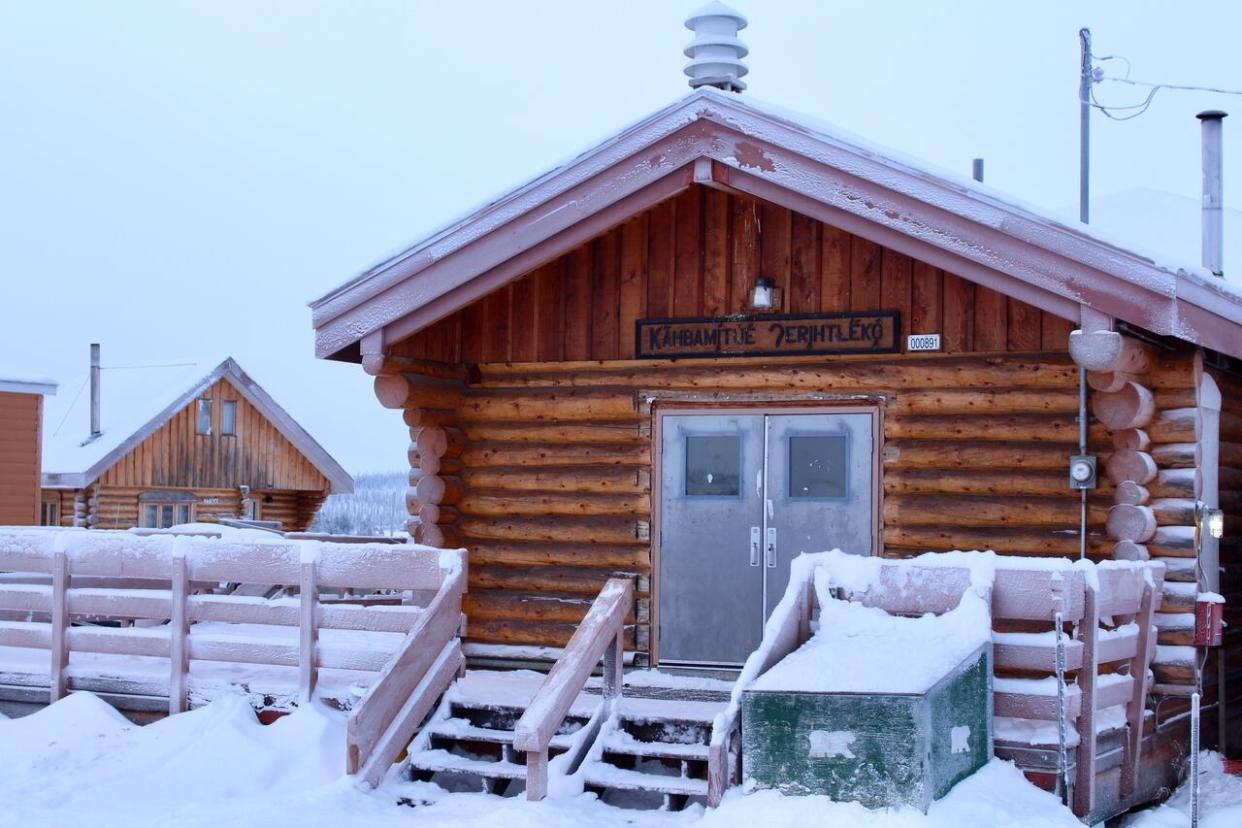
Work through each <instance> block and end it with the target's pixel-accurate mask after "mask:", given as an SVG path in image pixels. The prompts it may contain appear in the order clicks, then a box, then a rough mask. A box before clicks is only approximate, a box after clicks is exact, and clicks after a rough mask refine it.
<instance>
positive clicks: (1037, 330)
mask: <svg viewBox="0 0 1242 828" xmlns="http://www.w3.org/2000/svg"><path fill="white" fill-rule="evenodd" d="M1007 311H1008V320H1007V324H1006V331H1005V334H1006V336H1007V337H1008V342H1007V345H1008V348H1009V350H1011V351H1038V350H1039V349H1040V347H1041V346H1042V344H1043V334H1042V331H1043V328H1042V324H1043V316H1044V314H1043V312H1042V311H1040V310H1039V308H1035V307H1032V306H1030V305H1028V304H1027V303H1025V302H1023V301H1021V300H1018V299H1013V298H1010V299H1009V300H1008V302H1007ZM1068 342H1069V340H1068V339H1066V345H1067V347H1068Z"/></svg>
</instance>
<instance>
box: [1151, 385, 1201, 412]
mask: <svg viewBox="0 0 1242 828" xmlns="http://www.w3.org/2000/svg"><path fill="white" fill-rule="evenodd" d="M1153 395H1154V397H1155V401H1156V408H1157V409H1159V410H1166V409H1173V408H1192V407H1194V406H1196V405H1198V404H1199V396H1198V394H1197V393H1196V392H1195V389H1193V388H1157V389H1155V390H1154V391H1153Z"/></svg>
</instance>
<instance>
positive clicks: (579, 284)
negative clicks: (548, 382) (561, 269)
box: [564, 244, 594, 359]
mask: <svg viewBox="0 0 1242 828" xmlns="http://www.w3.org/2000/svg"><path fill="white" fill-rule="evenodd" d="M592 254H593V251H592V249H591V245H589V244H586V245H583V246H581V247H578V248H575V249H574V250H572V251H571V252H570V253H569V256H568V258H567V262H568V264H567V269H566V272H565V328H564V331H565V359H590V358H591V340H590V333H591V274H592V268H593V267H594V258H593V255H592Z"/></svg>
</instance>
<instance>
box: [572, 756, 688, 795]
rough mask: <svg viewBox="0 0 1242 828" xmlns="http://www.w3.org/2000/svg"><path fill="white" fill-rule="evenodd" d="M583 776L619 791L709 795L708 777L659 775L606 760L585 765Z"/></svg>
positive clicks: (600, 785) (599, 784)
mask: <svg viewBox="0 0 1242 828" xmlns="http://www.w3.org/2000/svg"><path fill="white" fill-rule="evenodd" d="M582 778H583V781H584V782H585V783H586V784H588V785H595V786H598V787H601V788H611V789H612V790H618V791H654V792H656V793H665V794H683V795H686V796H707V780H706V779H687V778H686V777H684V776H659V775H657V774H654V773H643V772H642V771H632V770H624V769H623V768H618V767H616V766H615V765H609V764H607V763H605V762H590V763H587V764H586V765H584V767H583V774H582Z"/></svg>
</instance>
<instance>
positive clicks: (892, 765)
mask: <svg viewBox="0 0 1242 828" xmlns="http://www.w3.org/2000/svg"><path fill="white" fill-rule="evenodd" d="M892 667H893V669H894V670H900V669H901V665H900V663H899V662H898V663H894V664H893V665H892ZM991 756H992V645H991V643H987V644H984V645H982V646H980V647H979V648H978V649H977V650H975V651H974V653H973V654H971V655H970V656H969V657H967V658H966V659H964V660H963V661H962V662H960V663H959V664H958V665H957V666H956V667H954V668H953V669H950V670H947V671H946V672H945V673H944V675H943V676H941V677H940V678H939V679H938V680H936V681H934V683H932V684H931V686H930V687H928V688H927V689H926V690H925V691H924V692H920V693H902V694H893V693H875V694H870V693H856V692H853V693H835V692H800V691H799V692H791V691H785V690H762V689H748V690H746V691H744V692H743V695H742V763H743V778H744V779H753V780H755V783H756V784H757V785H758V786H759V787H760V788H774V789H776V790H779V791H781V792H782V793H784V794H791V795H808V794H823V795H826V796H828V797H831V798H832V799H834V800H838V801H854V802H859V803H861V804H863V805H864V806H866V807H868V808H881V807H889V806H899V805H911V806H914V807H916V808H920V809H922V810H923V811H926V810H927V808H928V806H929V805H930V804H931V803H932V801H933V800H936V799H939V798H940V797H942V796H944V795H945V794H946V793H948V791H949V789H950V788H952V787H953V786H954V785H955V784H957V783H958V782H959V781H961V780H962V779H965V778H966V777H967V776H969V775H970V774H972V773H974V772H975V771H976V770H978V769H979V768H981V767H983V765H985V764H987V762H988V760H989V759H990V758H991Z"/></svg>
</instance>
